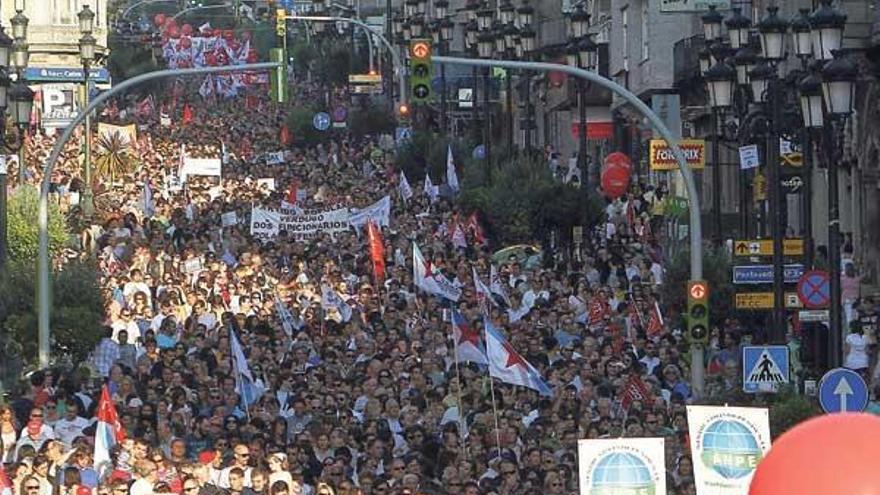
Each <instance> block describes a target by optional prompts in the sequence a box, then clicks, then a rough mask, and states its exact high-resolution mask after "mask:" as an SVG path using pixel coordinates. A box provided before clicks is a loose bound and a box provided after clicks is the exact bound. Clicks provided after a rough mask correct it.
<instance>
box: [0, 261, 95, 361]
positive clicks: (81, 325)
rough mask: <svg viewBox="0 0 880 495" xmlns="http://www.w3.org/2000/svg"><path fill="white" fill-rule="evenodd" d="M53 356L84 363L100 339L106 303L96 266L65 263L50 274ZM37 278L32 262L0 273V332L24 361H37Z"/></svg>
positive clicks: (13, 264)
mask: <svg viewBox="0 0 880 495" xmlns="http://www.w3.org/2000/svg"><path fill="white" fill-rule="evenodd" d="M51 282H52V289H51V291H52V292H51V293H52V319H51V322H50V328H51V329H52V336H51V337H52V338H51V345H52V355H53V356H54V357H55V358H58V357H62V356H68V357H70V359H72V360H73V362H74V363H79V362H82V361H84V360H85V359H86V357H87V356H88V354H89V353H90V352H91V351H92V349H93V348H94V347H95V345H96V344H97V343H98V341H99V340H100V339H101V337H102V335H101V321H102V319H103V317H104V304H103V300H102V297H101V291H100V288H99V286H98V273H97V270H96V267H95V265H94V264H92V263H91V262H89V263H78V262H77V263H72V264H67V265H65V266H64V267H63V268H62V269H61V270H60V271H57V272H55V273H53V275H52V280H51ZM36 288H37V276H36V270H35V267H34V264H33V263H22V262H15V263H10V264H9V265H8V267H7V268H6V270H5V271H3V272H0V329H3V332H4V339H5V342H4V344H5V345H6V346H8V347H9V348H14V349H16V352H17V353H20V356H21V358H23V360H24V361H25V362H30V363H33V362H35V361H36V358H37V311H36V309H37V308H36V307H35V305H34V301H35V299H34V294H35V293H36Z"/></svg>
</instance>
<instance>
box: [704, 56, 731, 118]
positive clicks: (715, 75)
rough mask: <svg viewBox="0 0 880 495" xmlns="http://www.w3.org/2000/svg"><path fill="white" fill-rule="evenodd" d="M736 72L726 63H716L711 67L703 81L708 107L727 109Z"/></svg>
mask: <svg viewBox="0 0 880 495" xmlns="http://www.w3.org/2000/svg"><path fill="white" fill-rule="evenodd" d="M736 75H737V74H736V71H735V70H734V69H733V68H731V67H730V65H728V64H727V63H724V62H718V63H717V64H715V65H713V66H712V67H711V68H710V69H709V70H708V71H706V74H705V75H704V76H703V79H705V81H706V86H707V88H708V90H709V105H710V106H711V107H712V108H716V109H717V108H727V107H729V106H730V104H731V102H732V101H733V89H734V86H733V83H734V80H735V79H736Z"/></svg>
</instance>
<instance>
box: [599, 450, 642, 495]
mask: <svg viewBox="0 0 880 495" xmlns="http://www.w3.org/2000/svg"><path fill="white" fill-rule="evenodd" d="M590 479H591V483H590V491H589V493H590V495H607V494H610V493H613V494H615V495H643V494H644V495H653V493H654V492H655V491H656V490H655V488H656V486H655V483H654V478H653V477H652V476H651V470H650V468H648V465H647V463H645V461H644V460H642V459H640V458H639V457H638V456H636V455H634V454H632V453H629V452H612V453H609V454H607V455H605V456H604V457H602V458H600V459H599V461H598V462H597V463H596V467H595V468H594V469H593V473H592V476H590Z"/></svg>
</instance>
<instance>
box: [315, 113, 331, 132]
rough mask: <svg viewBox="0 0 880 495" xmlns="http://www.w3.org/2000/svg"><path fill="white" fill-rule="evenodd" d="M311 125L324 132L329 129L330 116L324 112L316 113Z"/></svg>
mask: <svg viewBox="0 0 880 495" xmlns="http://www.w3.org/2000/svg"><path fill="white" fill-rule="evenodd" d="M312 125H313V126H315V129H317V130H319V131H326V130H327V129H329V128H330V116H329V115H327V113H326V112H318V113H316V114H315V117H314V118H313V119H312Z"/></svg>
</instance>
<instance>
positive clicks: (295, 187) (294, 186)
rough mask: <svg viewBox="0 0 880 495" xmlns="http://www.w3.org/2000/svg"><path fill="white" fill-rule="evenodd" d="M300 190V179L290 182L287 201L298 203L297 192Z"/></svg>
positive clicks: (293, 203)
mask: <svg viewBox="0 0 880 495" xmlns="http://www.w3.org/2000/svg"><path fill="white" fill-rule="evenodd" d="M298 192H299V179H297V180H295V181H293V182H291V183H290V187H289V188H287V202H288V203H290V204H292V205H295V204H296V194H297V193H298Z"/></svg>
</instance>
